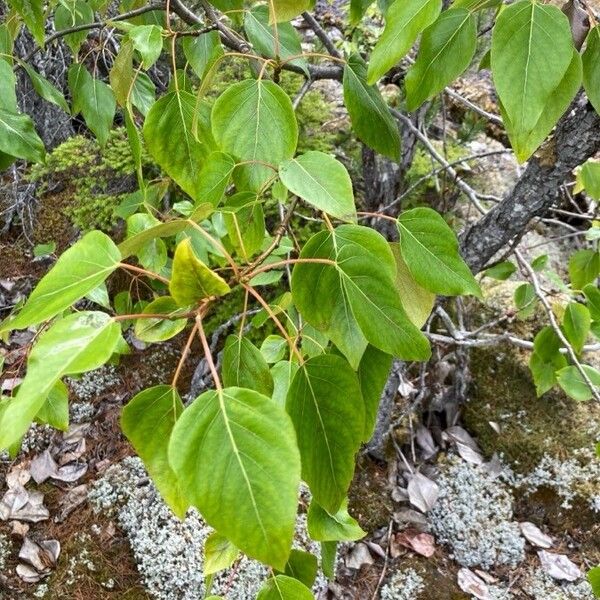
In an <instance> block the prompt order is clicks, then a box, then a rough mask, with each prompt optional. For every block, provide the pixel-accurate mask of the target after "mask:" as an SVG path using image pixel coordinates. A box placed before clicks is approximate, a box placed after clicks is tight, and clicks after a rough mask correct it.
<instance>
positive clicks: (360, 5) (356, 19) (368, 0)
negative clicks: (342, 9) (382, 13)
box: [350, 0, 373, 26]
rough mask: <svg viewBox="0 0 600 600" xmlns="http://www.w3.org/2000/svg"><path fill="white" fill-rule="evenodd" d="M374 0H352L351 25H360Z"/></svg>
mask: <svg viewBox="0 0 600 600" xmlns="http://www.w3.org/2000/svg"><path fill="white" fill-rule="evenodd" d="M371 4H373V0H350V25H352V26H355V25H358V24H359V23H360V21H361V19H362V18H363V17H364V16H365V13H366V12H367V9H368V8H369V6H371Z"/></svg>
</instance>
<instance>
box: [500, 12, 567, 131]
mask: <svg viewBox="0 0 600 600" xmlns="http://www.w3.org/2000/svg"><path fill="white" fill-rule="evenodd" d="M572 59H573V42H572V37H571V28H570V26H569V20H568V19H567V17H566V15H565V14H564V13H563V12H561V10H560V8H558V7H556V6H552V5H549V4H541V3H539V2H535V1H533V0H521V1H520V2H515V3H514V4H511V5H509V6H506V7H505V8H504V10H502V11H501V12H500V15H499V16H498V19H497V20H496V24H495V26H494V30H493V33H492V54H491V66H492V75H493V77H494V83H495V85H496V91H497V92H498V96H499V97H500V101H501V102H502V105H503V106H504V109H505V111H506V114H507V116H508V119H509V120H510V122H511V123H512V127H513V128H514V130H515V131H517V132H519V133H522V132H527V131H531V130H532V129H533V128H534V127H535V126H536V123H537V122H538V120H539V119H540V116H541V115H542V112H543V110H544V107H545V106H546V104H547V103H548V100H549V99H550V96H551V95H552V94H553V93H554V91H555V90H556V88H557V87H558V86H559V84H560V82H561V81H562V79H563V77H564V75H565V73H566V71H567V69H568V67H569V64H570V63H571V61H572Z"/></svg>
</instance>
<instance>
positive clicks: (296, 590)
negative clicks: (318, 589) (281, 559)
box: [256, 575, 315, 600]
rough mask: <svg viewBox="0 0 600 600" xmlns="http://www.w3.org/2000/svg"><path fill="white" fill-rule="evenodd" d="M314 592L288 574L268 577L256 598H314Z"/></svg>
mask: <svg viewBox="0 0 600 600" xmlns="http://www.w3.org/2000/svg"><path fill="white" fill-rule="evenodd" d="M314 598H315V597H314V596H313V593H312V592H311V591H310V590H309V589H308V588H307V587H306V586H305V585H304V584H303V583H302V582H301V581H298V580H297V579H294V578H293V577H288V576H287V575H277V576H275V577H270V578H269V579H267V581H266V583H265V584H264V586H263V587H262V588H261V589H260V591H259V592H258V596H256V600H314Z"/></svg>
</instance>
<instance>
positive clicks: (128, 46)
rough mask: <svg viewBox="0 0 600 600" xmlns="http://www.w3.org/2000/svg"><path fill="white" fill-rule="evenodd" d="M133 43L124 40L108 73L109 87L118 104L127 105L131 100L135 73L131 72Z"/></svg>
mask: <svg viewBox="0 0 600 600" xmlns="http://www.w3.org/2000/svg"><path fill="white" fill-rule="evenodd" d="M133 52H134V51H133V43H132V42H131V40H125V41H124V42H123V43H122V44H121V47H120V48H119V53H118V54H117V56H116V57H115V60H114V61H113V66H112V68H111V70H110V73H109V81H110V87H111V88H112V90H113V92H114V94H115V98H116V100H117V102H118V103H119V105H120V106H123V107H127V106H128V104H129V103H130V100H131V89H132V87H131V86H132V84H133V79H134V77H135V74H134V72H133Z"/></svg>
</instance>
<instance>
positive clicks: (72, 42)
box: [54, 0, 94, 56]
mask: <svg viewBox="0 0 600 600" xmlns="http://www.w3.org/2000/svg"><path fill="white" fill-rule="evenodd" d="M93 21H94V11H93V10H92V8H91V6H90V5H89V4H88V3H87V2H84V0H69V2H64V3H61V4H59V5H58V7H57V8H56V12H55V13H54V27H55V28H56V30H57V31H62V30H63V29H70V28H71V27H76V26H78V25H88V24H89V23H92V22H93ZM89 32H90V30H89V29H84V30H82V31H75V32H73V33H69V34H67V35H65V36H63V39H64V40H65V42H66V43H67V46H69V48H70V49H71V52H72V53H73V55H74V56H76V55H77V54H78V53H79V49H80V48H81V44H82V43H83V42H84V40H85V39H86V38H87V36H88V33H89Z"/></svg>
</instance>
